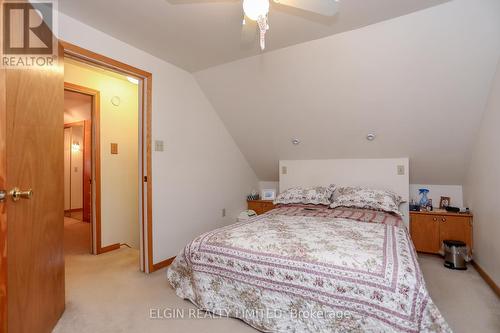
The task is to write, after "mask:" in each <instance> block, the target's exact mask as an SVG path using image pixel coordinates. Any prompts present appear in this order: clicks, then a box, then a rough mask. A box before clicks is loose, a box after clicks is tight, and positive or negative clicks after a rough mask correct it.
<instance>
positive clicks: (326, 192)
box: [274, 184, 336, 205]
mask: <svg viewBox="0 0 500 333" xmlns="http://www.w3.org/2000/svg"><path fill="white" fill-rule="evenodd" d="M335 188H336V186H335V185H334V184H331V185H329V186H328V187H325V186H315V187H308V188H302V187H293V188H290V189H288V190H286V191H284V192H282V193H280V194H279V195H278V196H277V197H276V200H274V204H276V205H277V204H284V205H287V204H313V205H329V204H330V203H331V202H332V201H331V199H332V196H333V192H334V191H335Z"/></svg>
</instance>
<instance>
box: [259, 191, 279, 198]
mask: <svg viewBox="0 0 500 333" xmlns="http://www.w3.org/2000/svg"><path fill="white" fill-rule="evenodd" d="M261 197H262V200H274V199H276V190H275V189H268V190H262V195H261Z"/></svg>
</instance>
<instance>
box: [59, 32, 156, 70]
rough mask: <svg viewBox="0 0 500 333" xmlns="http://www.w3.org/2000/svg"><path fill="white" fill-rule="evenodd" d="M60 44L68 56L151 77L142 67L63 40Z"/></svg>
mask: <svg viewBox="0 0 500 333" xmlns="http://www.w3.org/2000/svg"><path fill="white" fill-rule="evenodd" d="M59 42H60V43H61V45H62V46H63V48H64V53H65V54H67V55H69V56H76V57H77V58H79V59H81V58H82V57H83V58H87V60H88V61H90V62H93V63H95V62H97V63H100V64H104V65H106V66H107V67H112V68H114V69H115V70H118V71H120V72H127V73H131V74H135V75H138V76H140V77H143V78H146V77H151V76H152V75H151V73H149V72H146V71H143V70H142V69H139V68H136V67H133V66H130V65H128V64H125V63H123V62H120V61H118V60H115V59H112V58H108V57H106V56H104V55H101V54H99V53H95V52H92V51H90V50H87V49H84V48H82V47H80V46H77V45H74V44H71V43H68V42H65V41H62V40H60V41H59Z"/></svg>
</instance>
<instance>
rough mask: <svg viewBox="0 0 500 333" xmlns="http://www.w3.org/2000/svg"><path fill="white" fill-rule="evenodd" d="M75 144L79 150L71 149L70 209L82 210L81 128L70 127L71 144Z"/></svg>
mask: <svg viewBox="0 0 500 333" xmlns="http://www.w3.org/2000/svg"><path fill="white" fill-rule="evenodd" d="M76 142H78V143H79V144H80V150H79V151H73V149H71V169H70V174H71V209H81V208H83V148H84V147H83V126H73V127H71V143H72V144H73V143H76Z"/></svg>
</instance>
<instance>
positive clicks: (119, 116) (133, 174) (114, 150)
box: [65, 59, 142, 269]
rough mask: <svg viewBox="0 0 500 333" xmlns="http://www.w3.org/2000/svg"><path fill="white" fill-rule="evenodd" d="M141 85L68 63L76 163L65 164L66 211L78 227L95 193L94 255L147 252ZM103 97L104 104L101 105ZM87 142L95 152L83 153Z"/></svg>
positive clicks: (73, 61)
mask: <svg viewBox="0 0 500 333" xmlns="http://www.w3.org/2000/svg"><path fill="white" fill-rule="evenodd" d="M138 83H139V82H138V80H137V81H136V80H132V79H131V78H130V77H128V76H125V75H123V74H119V73H116V72H114V71H109V70H107V69H103V68H101V67H97V66H94V65H92V64H88V63H87V62H82V61H78V60H76V59H66V62H65V96H66V97H68V99H67V101H68V102H69V104H70V103H73V104H74V105H73V106H74V108H73V109H71V110H70V108H69V107H65V109H66V110H65V111H66V112H65V117H66V118H67V119H66V120H67V121H72V122H70V123H67V122H66V126H65V127H66V136H67V137H68V138H69V139H67V141H70V143H69V147H70V150H71V151H70V155H71V157H72V158H70V159H69V163H66V164H70V165H71V168H70V169H71V170H70V174H71V175H70V177H67V178H69V181H68V183H69V184H70V185H69V186H66V188H67V191H68V192H69V195H68V196H67V198H66V201H68V202H69V205H70V206H71V208H70V209H69V212H68V211H66V216H68V215H69V216H70V217H69V218H66V221H68V220H70V221H75V216H76V219H77V220H78V217H79V216H80V215H81V214H82V213H83V211H84V209H83V200H82V199H83V194H82V193H84V194H87V193H90V195H89V196H90V202H91V205H90V206H91V209H90V212H91V214H90V219H88V221H89V222H90V224H91V225H92V228H91V235H92V237H91V238H92V251H91V252H92V253H94V254H102V253H105V252H109V251H113V250H117V249H119V248H120V247H122V246H126V247H129V248H132V249H135V250H138V251H142V247H141V242H140V231H141V224H142V223H141V222H142V221H141V220H142V218H141V216H140V215H139V206H140V204H141V202H140V201H142V193H141V187H142V186H140V185H139V183H141V185H142V178H140V177H139V133H140V132H141V131H140V128H139V111H140V106H139V100H140V98H139V84H138ZM101 96H105V99H104V100H101ZM83 109H85V110H83ZM84 111H86V112H84ZM70 117H72V118H71V119H69V118H70ZM85 122H87V124H88V125H89V124H90V126H87V129H88V132H90V133H89V134H88V135H87V137H88V138H87V140H86V141H85V140H83V136H84V132H85ZM89 138H90V140H89ZM82 140H83V142H86V143H88V142H91V147H92V148H91V149H89V147H87V149H84V148H85V147H83V146H82V145H81V144H80V141H82ZM65 146H67V145H65ZM66 149H67V148H66ZM80 151H81V152H82V153H80ZM85 152H86V153H87V154H85ZM84 155H85V156H87V160H90V162H87V164H90V165H91V168H90V170H89V169H88V168H87V174H90V175H91V176H90V179H88V178H87V184H89V188H88V189H87V190H86V191H84V192H82V189H83V186H80V184H81V181H80V180H81V178H82V177H80V176H81V173H79V172H78V167H79V166H80V167H81V168H82V170H81V171H84V168H83V164H84V163H82V162H83V161H82V158H83V156H84ZM75 157H76V158H75ZM74 163H76V164H77V165H74ZM75 178H77V180H76V181H75ZM75 183H76V186H75ZM84 183H85V182H84ZM75 191H76V192H77V193H76V194H75ZM140 199H141V200H140ZM80 207H82V208H81V209H80ZM75 214H76V215H75ZM82 220H83V219H82ZM81 224H82V223H81V222H79V223H78V224H77V225H81ZM71 226H73V227H75V225H73V224H72V225H71ZM67 227H69V226H67ZM80 238H83V237H80ZM139 257H140V256H139ZM141 269H142V260H141Z"/></svg>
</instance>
